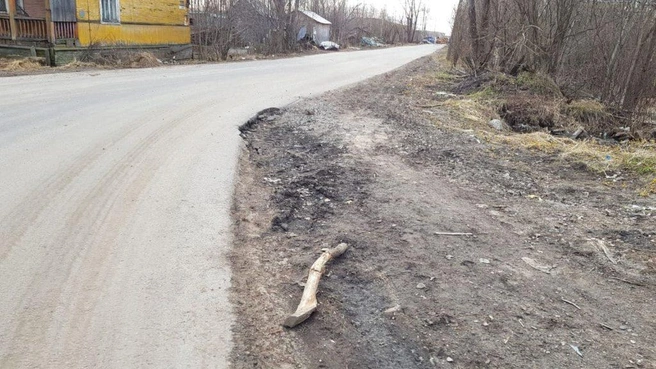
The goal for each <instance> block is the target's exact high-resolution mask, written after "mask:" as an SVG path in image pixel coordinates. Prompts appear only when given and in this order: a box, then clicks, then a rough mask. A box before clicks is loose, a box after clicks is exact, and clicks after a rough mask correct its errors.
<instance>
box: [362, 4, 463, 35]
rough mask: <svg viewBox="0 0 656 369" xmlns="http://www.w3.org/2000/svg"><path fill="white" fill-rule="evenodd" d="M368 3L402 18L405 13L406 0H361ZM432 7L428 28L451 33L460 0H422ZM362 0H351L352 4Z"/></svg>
mask: <svg viewBox="0 0 656 369" xmlns="http://www.w3.org/2000/svg"><path fill="white" fill-rule="evenodd" d="M361 1H362V2H364V3H366V4H370V5H373V6H375V7H376V8H378V9H382V8H383V7H385V8H387V12H388V13H389V14H390V15H395V17H396V18H398V19H400V18H401V17H402V15H403V1H404V0H361ZM422 1H423V2H424V3H425V4H426V5H427V6H428V8H429V9H430V14H429V20H428V26H427V27H426V29H427V30H430V31H439V32H444V33H446V34H447V35H450V34H451V18H452V17H453V8H454V7H455V6H456V5H457V4H458V0H422ZM359 2H360V1H358V0H351V3H352V4H357V3H359Z"/></svg>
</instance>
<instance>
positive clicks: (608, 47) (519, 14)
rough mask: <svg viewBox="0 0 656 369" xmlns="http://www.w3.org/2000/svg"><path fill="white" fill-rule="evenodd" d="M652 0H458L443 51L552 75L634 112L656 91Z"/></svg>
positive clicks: (476, 65)
mask: <svg viewBox="0 0 656 369" xmlns="http://www.w3.org/2000/svg"><path fill="white" fill-rule="evenodd" d="M655 53H656V2H655V1H654V0H603V1H602V0H461V1H460V2H459V5H458V8H457V12H456V17H455V21H454V25H453V30H452V37H451V46H450V48H449V58H450V60H451V61H452V62H453V63H459V62H460V63H462V62H463V61H464V62H465V64H466V65H467V66H469V67H470V68H471V70H472V71H473V72H475V73H477V72H480V71H483V70H485V69H496V70H500V71H504V72H508V73H511V74H515V73H517V72H518V71H521V70H527V71H534V72H540V73H544V74H547V75H549V76H551V77H552V78H553V79H554V80H555V81H556V82H557V83H558V84H559V85H560V87H561V88H562V89H563V91H565V92H566V93H570V94H577V93H578V94H580V93H584V94H585V95H587V96H590V95H593V96H594V97H596V98H598V99H600V100H601V101H603V102H605V103H606V104H607V105H609V106H611V107H614V108H616V109H620V110H623V111H625V112H629V113H634V112H636V111H638V110H640V109H641V108H643V107H644V106H645V104H648V102H649V101H651V100H650V99H654V98H655V97H656V67H654V66H655V65H656V63H655V61H654V58H656V55H655Z"/></svg>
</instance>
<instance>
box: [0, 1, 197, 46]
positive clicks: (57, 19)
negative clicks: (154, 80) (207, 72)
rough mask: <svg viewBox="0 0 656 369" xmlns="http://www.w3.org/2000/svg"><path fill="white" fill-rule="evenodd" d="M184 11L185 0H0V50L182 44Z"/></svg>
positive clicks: (187, 37)
mask: <svg viewBox="0 0 656 369" xmlns="http://www.w3.org/2000/svg"><path fill="white" fill-rule="evenodd" d="M188 11H189V7H188V0H90V1H87V0H0V49H1V48H4V49H10V48H11V49H14V50H20V49H21V48H25V47H29V48H31V49H32V50H34V49H41V48H47V49H48V50H50V54H51V56H52V55H53V54H54V53H55V52H57V51H58V50H59V51H63V50H64V49H66V48H68V49H71V48H85V47H88V46H94V47H135V46H138V47H157V46H162V47H164V46H169V47H170V46H171V45H188V44H189V43H190V41H191V31H190V27H189V14H188ZM0 51H2V50H0ZM69 51H70V50H69Z"/></svg>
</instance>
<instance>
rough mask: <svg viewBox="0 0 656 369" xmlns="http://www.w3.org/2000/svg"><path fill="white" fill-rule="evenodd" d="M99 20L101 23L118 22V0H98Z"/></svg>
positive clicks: (119, 20) (119, 19)
mask: <svg viewBox="0 0 656 369" xmlns="http://www.w3.org/2000/svg"><path fill="white" fill-rule="evenodd" d="M100 21H101V22H102V23H120V22H121V18H120V8H119V5H118V0H100Z"/></svg>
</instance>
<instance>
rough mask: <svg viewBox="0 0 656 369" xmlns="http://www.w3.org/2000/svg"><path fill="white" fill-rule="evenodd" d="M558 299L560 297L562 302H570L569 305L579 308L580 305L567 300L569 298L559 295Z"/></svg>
mask: <svg viewBox="0 0 656 369" xmlns="http://www.w3.org/2000/svg"><path fill="white" fill-rule="evenodd" d="M560 299H561V300H562V301H563V302H565V303H567V304H570V305H572V306H574V307H575V308H577V309H578V310H581V307H579V306H578V305H576V304H575V303H573V302H571V301H569V300H565V299H564V298H562V297H561V298H560Z"/></svg>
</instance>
